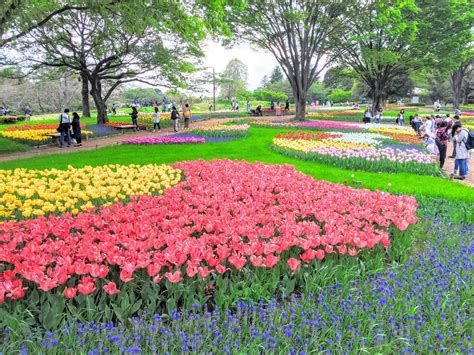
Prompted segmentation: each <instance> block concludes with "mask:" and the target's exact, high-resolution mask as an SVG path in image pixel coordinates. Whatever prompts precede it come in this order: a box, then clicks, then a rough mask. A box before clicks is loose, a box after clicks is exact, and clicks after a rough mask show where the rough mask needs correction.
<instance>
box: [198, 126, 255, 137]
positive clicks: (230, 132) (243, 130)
mask: <svg viewBox="0 0 474 355" xmlns="http://www.w3.org/2000/svg"><path fill="white" fill-rule="evenodd" d="M249 128H250V125H248V124H239V125H223V124H215V125H205V126H199V128H194V129H191V130H190V131H189V132H190V133H192V134H195V135H198V136H208V137H235V138H240V137H246V136H247V135H248V130H249Z"/></svg>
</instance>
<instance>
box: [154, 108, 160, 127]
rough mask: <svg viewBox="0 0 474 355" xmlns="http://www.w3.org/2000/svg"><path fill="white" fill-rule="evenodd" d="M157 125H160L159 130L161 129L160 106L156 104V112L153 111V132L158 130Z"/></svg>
mask: <svg viewBox="0 0 474 355" xmlns="http://www.w3.org/2000/svg"><path fill="white" fill-rule="evenodd" d="M156 127H158V131H161V127H160V110H159V109H158V106H155V112H154V113H153V132H155V131H156Z"/></svg>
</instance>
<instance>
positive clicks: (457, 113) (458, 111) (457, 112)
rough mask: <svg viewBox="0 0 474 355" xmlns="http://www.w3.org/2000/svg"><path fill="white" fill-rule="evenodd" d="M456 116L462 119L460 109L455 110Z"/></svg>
mask: <svg viewBox="0 0 474 355" xmlns="http://www.w3.org/2000/svg"><path fill="white" fill-rule="evenodd" d="M454 116H458V117H461V110H460V109H459V107H458V108H457V109H456V110H454Z"/></svg>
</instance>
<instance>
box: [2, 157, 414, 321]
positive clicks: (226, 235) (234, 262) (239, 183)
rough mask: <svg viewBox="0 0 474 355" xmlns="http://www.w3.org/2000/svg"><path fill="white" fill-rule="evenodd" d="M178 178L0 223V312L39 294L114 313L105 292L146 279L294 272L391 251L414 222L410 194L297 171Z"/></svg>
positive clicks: (255, 167)
mask: <svg viewBox="0 0 474 355" xmlns="http://www.w3.org/2000/svg"><path fill="white" fill-rule="evenodd" d="M175 169H180V170H182V171H183V172H184V175H185V181H184V182H182V183H180V184H178V185H177V186H175V187H171V188H168V190H166V192H165V193H164V195H161V196H139V197H135V198H132V199H131V202H129V203H127V204H121V203H118V204H112V205H110V206H105V207H102V208H100V209H99V210H97V211H88V212H83V213H79V214H78V215H77V216H72V215H71V214H64V215H59V216H57V215H50V216H49V217H48V218H42V217H40V218H38V219H35V220H26V221H20V222H5V223H3V224H2V225H0V243H1V244H2V251H1V252H0V263H1V264H0V265H2V269H0V271H2V273H0V303H4V302H5V303H7V304H8V305H9V306H12V307H14V306H15V303H16V302H21V301H18V300H19V299H22V298H26V299H25V301H26V302H28V304H30V303H31V302H29V298H30V297H35V298H36V297H38V292H39V291H38V290H40V291H41V292H40V293H39V294H40V295H41V294H44V293H46V294H44V295H46V296H44V297H43V296H41V297H42V298H43V299H44V300H49V302H50V303H51V306H52V307H55V306H53V305H52V303H54V302H56V301H57V300H58V297H62V298H63V300H62V301H57V302H60V303H59V304H62V305H63V307H65V303H64V302H65V301H64V297H66V298H74V299H75V298H76V297H78V300H77V302H78V303H80V302H81V301H84V298H83V296H86V295H89V294H94V295H96V296H97V297H98V298H97V299H101V303H103V304H102V306H103V307H105V306H107V305H108V304H109V303H108V302H109V301H110V302H112V301H113V300H114V299H115V298H112V299H111V300H109V301H107V300H105V299H104V298H103V294H109V295H113V294H115V293H121V292H122V291H125V293H126V294H127V295H128V296H127V297H131V296H130V294H133V293H134V292H138V290H135V289H133V285H135V287H136V285H137V284H136V283H134V282H139V281H140V280H141V281H142V282H143V284H142V286H140V287H139V288H140V289H143V288H145V287H150V286H147V285H150V284H159V283H160V282H162V280H163V282H164V281H165V280H166V284H167V285H168V284H174V283H180V282H182V281H183V280H184V281H187V282H192V281H193V280H194V279H207V278H209V279H210V282H211V283H210V284H209V287H211V286H212V287H216V285H217V286H219V285H220V284H221V283H222V282H223V281H224V280H225V278H226V276H222V277H223V279H219V278H217V279H216V277H217V276H216V275H221V274H227V273H231V274H234V273H236V272H237V273H238V272H239V271H238V270H243V269H245V270H248V269H249V268H250V269H257V270H258V269H273V268H276V270H277V271H278V272H279V273H280V272H282V271H281V270H282V268H283V269H284V270H287V271H286V273H287V274H288V275H291V274H292V273H296V272H298V270H299V268H300V267H301V266H302V265H303V264H310V263H312V261H313V260H323V259H325V258H327V257H328V258H331V254H338V255H346V254H347V255H349V256H352V257H353V256H355V255H357V254H359V253H360V252H361V251H363V250H369V249H372V248H374V247H376V246H377V245H380V246H382V247H384V248H387V247H388V246H389V245H390V243H391V241H390V231H391V232H392V233H394V232H395V231H404V230H406V229H407V228H408V226H409V225H410V224H413V223H415V222H416V221H417V217H416V216H415V211H416V209H417V202H416V200H415V198H413V197H408V196H393V195H390V194H387V193H383V192H371V191H369V190H357V189H354V188H351V187H347V186H342V185H337V184H332V183H329V182H324V181H317V180H314V179H312V178H311V177H309V176H306V175H304V174H302V173H300V172H297V171H296V170H295V169H294V167H292V166H288V165H264V164H261V163H257V164H250V163H246V162H233V161H229V160H221V161H219V160H218V161H212V162H204V161H191V162H183V163H177V164H175ZM122 173H124V172H122ZM144 175H153V174H151V173H149V174H144ZM126 176H127V177H128V176H129V175H126ZM282 177H284V178H283V179H282ZM177 179H178V178H177V177H176V178H175V180H174V181H173V182H176V180H177ZM111 180H114V179H111ZM216 181H218V182H219V183H216ZM136 183H137V185H140V182H136ZM168 184H169V185H170V182H168ZM301 191H305V193H304V195H301V193H300V192H301ZM398 233H400V232H398ZM399 238H403V237H402V236H399ZM302 263H303V264H302ZM243 272H246V271H242V272H241V274H239V275H242V273H243ZM145 275H146V276H145ZM267 276H268V275H267ZM134 279H136V280H134ZM278 279H279V278H278V277H277V283H278ZM212 280H216V284H214V283H213V282H212ZM131 281H134V282H131ZM129 283H130V284H129ZM128 285H132V286H131V287H132V288H131V287H130V286H128ZM272 290H274V289H273V288H272ZM267 291H268V290H267ZM157 294H160V292H158V293H157ZM33 295H34V296H33ZM49 295H51V296H49ZM62 295H64V296H62ZM79 296H81V297H79ZM149 296H150V297H151V295H149ZM45 297H46V298H45ZM94 297H95V296H94ZM157 297H158V298H159V296H157ZM53 299H54V300H56V301H52V300H53ZM174 299H175V301H176V302H178V300H179V297H178V298H174ZM45 302H46V301H45ZM127 302H128V301H127ZM156 306H158V305H157V304H155V307H156ZM58 307H59V306H58ZM126 308H127V309H128V306H127V307H126ZM114 309H115V308H114ZM30 310H32V308H30ZM60 311H64V308H63V309H61V310H60ZM110 311H111V310H110V309H109V312H110ZM128 311H129V312H131V313H133V312H136V309H135V311H133V310H132V311H130V309H128ZM116 314H117V316H118V317H119V318H120V317H121V316H122V315H123V314H122V313H120V312H119V311H117V312H116ZM53 322H54V320H53Z"/></svg>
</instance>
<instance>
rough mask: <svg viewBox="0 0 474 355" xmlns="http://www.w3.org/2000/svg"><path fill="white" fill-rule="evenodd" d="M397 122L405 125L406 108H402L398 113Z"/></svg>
mask: <svg viewBox="0 0 474 355" xmlns="http://www.w3.org/2000/svg"><path fill="white" fill-rule="evenodd" d="M397 124H398V125H399V126H401V127H403V126H405V110H404V109H401V110H400V112H399V113H398V117H397Z"/></svg>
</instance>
